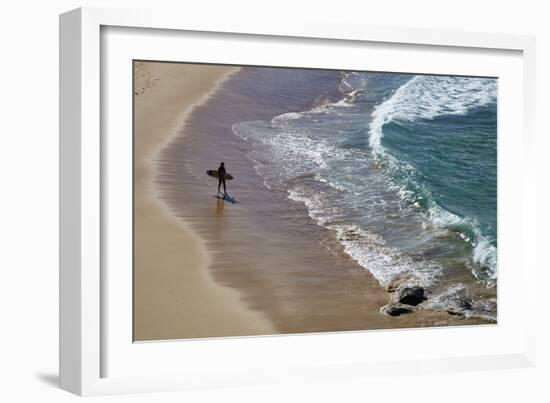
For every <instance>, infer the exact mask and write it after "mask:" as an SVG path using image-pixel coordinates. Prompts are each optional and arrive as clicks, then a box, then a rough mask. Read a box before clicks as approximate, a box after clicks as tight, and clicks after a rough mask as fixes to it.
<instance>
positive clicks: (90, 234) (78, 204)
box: [60, 8, 537, 395]
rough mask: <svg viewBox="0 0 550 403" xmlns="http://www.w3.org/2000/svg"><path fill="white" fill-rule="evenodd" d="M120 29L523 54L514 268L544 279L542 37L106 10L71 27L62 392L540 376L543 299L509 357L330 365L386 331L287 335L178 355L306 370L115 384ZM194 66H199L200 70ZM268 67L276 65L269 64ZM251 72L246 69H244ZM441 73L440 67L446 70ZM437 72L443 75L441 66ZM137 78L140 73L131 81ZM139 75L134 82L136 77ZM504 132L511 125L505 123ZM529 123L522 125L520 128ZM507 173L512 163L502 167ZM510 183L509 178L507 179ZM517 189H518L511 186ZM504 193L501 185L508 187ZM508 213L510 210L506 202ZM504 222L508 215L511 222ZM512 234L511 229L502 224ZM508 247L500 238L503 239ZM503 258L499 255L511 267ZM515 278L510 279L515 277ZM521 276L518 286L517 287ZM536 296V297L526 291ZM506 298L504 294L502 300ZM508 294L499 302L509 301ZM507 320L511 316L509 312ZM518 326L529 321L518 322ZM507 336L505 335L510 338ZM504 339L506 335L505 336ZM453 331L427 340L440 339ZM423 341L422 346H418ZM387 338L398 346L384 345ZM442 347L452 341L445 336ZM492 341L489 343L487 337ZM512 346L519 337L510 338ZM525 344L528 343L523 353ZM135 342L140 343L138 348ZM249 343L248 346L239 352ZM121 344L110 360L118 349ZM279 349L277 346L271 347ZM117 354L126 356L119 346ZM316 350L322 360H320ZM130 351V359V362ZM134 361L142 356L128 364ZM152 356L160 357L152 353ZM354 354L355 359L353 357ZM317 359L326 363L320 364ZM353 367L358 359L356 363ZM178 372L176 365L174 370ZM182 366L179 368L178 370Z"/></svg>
mask: <svg viewBox="0 0 550 403" xmlns="http://www.w3.org/2000/svg"><path fill="white" fill-rule="evenodd" d="M105 27H119V28H132V29H138V28H139V29H154V30H158V31H157V32H169V31H168V30H170V32H174V31H179V32H193V33H194V34H195V35H198V34H199V35H200V33H204V34H205V35H206V34H207V33H217V34H218V37H220V36H223V35H227V36H228V37H229V36H231V35H237V36H239V37H243V38H244V37H247V38H253V40H254V41H259V42H260V43H261V42H262V41H267V40H270V41H272V42H273V41H275V42H276V41H282V42H284V41H288V40H290V41H295V42H296V43H302V42H303V44H304V46H307V45H308V44H311V43H312V42H311V41H330V43H331V46H335V47H338V46H340V45H339V44H346V43H347V44H358V45H361V44H376V46H379V47H380V46H382V47H384V46H390V45H399V46H413V47H415V46H417V47H423V49H424V48H426V47H433V48H434V49H440V50H441V49H451V50H453V49H458V50H460V49H468V50H470V51H472V52H474V53H477V54H480V55H483V54H484V52H487V53H490V52H493V51H494V52H497V51H503V52H506V51H510V52H515V54H516V56H517V57H519V59H517V57H516V61H517V60H520V64H521V71H522V77H520V78H521V80H522V82H521V86H520V87H518V88H519V89H523V97H522V99H521V100H520V101H519V102H520V103H521V104H522V106H523V107H522V110H521V116H520V117H518V118H517V119H520V120H521V124H522V127H521V128H520V131H522V135H521V136H519V137H518V138H517V139H514V141H517V142H519V143H517V144H518V146H519V147H521V153H522V160H523V170H522V171H521V174H519V175H520V177H521V178H520V177H518V178H517V180H521V183H519V184H518V183H515V185H519V186H521V188H522V189H523V190H524V191H523V192H521V193H520V195H519V196H518V199H517V200H516V202H517V204H516V205H517V206H520V207H521V211H520V212H518V214H519V217H518V218H517V221H516V223H515V224H514V225H518V226H519V227H518V231H521V236H523V238H524V242H523V243H522V244H521V246H520V247H518V250H517V251H515V252H513V253H514V262H516V263H518V264H519V267H520V269H518V270H520V274H518V278H520V277H522V276H523V277H526V278H527V277H529V278H535V277H536V270H537V262H536V260H535V258H536V253H535V252H536V251H534V249H533V248H535V242H528V240H529V237H530V236H534V235H528V234H534V233H535V232H536V231H535V226H536V216H535V208H534V203H535V202H534V198H532V197H531V196H530V194H531V193H530V191H531V190H532V189H533V188H534V187H535V182H534V181H535V179H534V178H535V175H533V174H532V173H534V172H535V169H536V168H535V159H534V158H533V156H534V153H535V142H534V138H535V134H534V110H535V107H534V102H535V97H534V92H535V61H534V58H535V42H534V38H533V37H530V36H521V35H505V34H488V33H467V32H457V31H443V30H437V31H429V30H418V29H407V28H384V27H369V26H363V25H361V26H359V25H348V24H338V23H327V22H319V21H317V22H316V21H304V22H303V23H302V24H300V25H292V24H291V25H288V24H287V25H281V24H279V23H278V22H276V21H272V22H270V21H269V20H268V19H266V20H244V19H243V20H238V19H230V20H214V19H208V20H206V19H200V18H199V19H197V18H194V16H192V15H186V16H182V15H177V16H175V15H172V14H170V13H169V12H166V13H163V12H158V11H156V12H153V11H150V10H118V9H104V8H81V9H77V10H73V11H70V12H68V13H65V14H63V15H61V17H60V48H61V53H60V98H61V100H60V385H61V387H62V388H63V389H65V390H68V391H70V392H73V393H76V394H79V395H96V394H112V393H135V392H140V391H159V390H172V389H186V388H199V387H209V386H224V385H227V384H232V385H240V386H244V385H254V384H261V383H270V382H281V381H285V380H286V381H289V382H291V381H292V380H293V379H297V378H298V377H299V378H300V379H327V380H331V379H338V378H341V377H346V376H355V377H357V376H369V375H371V374H378V375H380V374H392V373H399V372H407V371H416V372H424V373H426V372H427V373H431V372H440V371H457V370H474V369H492V368H518V367H529V366H533V365H534V362H535V346H534V339H535V336H536V335H535V322H534V312H535V300H536V296H535V295H534V291H533V290H532V289H530V290H529V292H525V295H522V300H523V302H522V308H528V309H526V310H524V312H525V313H524V317H523V319H522V321H519V320H515V319H513V320H512V319H511V320H510V321H508V322H507V321H505V322H504V325H501V322H500V318H499V325H498V326H497V327H495V328H493V329H496V330H488V331H487V332H492V333H493V334H494V335H504V333H498V332H501V331H502V332H505V331H507V332H509V333H506V334H509V335H513V337H514V343H511V344H510V346H509V348H504V347H502V348H500V350H498V351H497V349H495V350H494V351H491V352H488V353H487V354H484V353H483V352H482V351H480V352H473V353H472V354H470V355H468V354H462V353H461V352H458V353H457V352H455V353H453V352H452V351H449V352H448V353H446V352H444V351H443V352H442V350H438V351H436V350H434V351H429V352H427V353H426V354H420V355H417V356H409V357H404V358H403V359H397V358H396V357H392V356H391V355H390V356H388V357H387V358H385V359H383V358H379V359H377V360H365V359H363V358H362V357H361V356H360V355H359V356H357V357H356V358H355V359H351V358H350V359H347V360H338V359H336V358H331V355H330V354H327V356H326V357H324V358H318V357H317V356H316V354H315V353H316V351H318V350H319V349H323V350H324V351H330V348H331V346H335V345H337V343H344V344H348V343H349V344H350V345H352V344H353V343H361V340H363V338H365V337H368V338H371V339H373V338H376V337H377V338H380V337H381V335H382V332H351V333H350V332H348V333H346V334H330V335H323V336H321V338H319V337H320V336H319V335H303V336H276V337H259V338H246V339H224V340H210V341H209V340H203V341H200V342H196V343H195V342H193V343H194V344H192V343H187V344H186V345H185V346H183V345H181V346H180V347H176V346H177V344H176V343H168V344H171V346H170V347H169V348H170V349H172V350H173V349H175V348H178V349H180V350H185V351H186V354H188V356H189V357H194V358H191V360H196V361H198V359H199V358H197V357H196V355H195V356H194V355H193V352H195V353H196V352H202V353H204V354H207V350H212V349H214V350H215V351H217V353H218V354H219V356H220V357H221V358H219V360H220V363H221V364H223V362H222V361H223V360H226V361H227V360H229V359H230V356H226V355H224V352H225V351H227V350H228V349H230V348H232V349H234V348H235V346H238V347H239V349H242V351H243V354H244V355H245V356H247V355H248V356H253V355H256V356H258V355H262V353H263V352H264V351H263V350H264V349H266V348H269V349H270V350H273V351H277V349H278V348H280V349H286V348H292V349H302V351H306V353H304V354H303V355H301V356H296V357H294V360H288V359H287V360H284V359H282V360H280V361H274V360H270V359H267V360H266V361H265V363H264V364H263V365H262V367H261V371H257V370H258V368H259V367H258V366H256V365H255V364H254V362H253V360H250V361H248V360H246V359H244V360H243V363H242V364H241V366H240V367H239V368H234V367H231V368H229V366H228V367H224V366H223V365H216V366H215V367H216V368H218V369H216V370H209V369H208V368H205V369H204V370H199V371H189V370H188V369H186V366H187V367H189V365H190V363H189V361H187V362H185V363H183V364H179V363H176V364H173V367H171V369H172V372H170V371H168V372H166V373H159V374H158V375H150V374H146V375H143V374H141V375H136V374H132V373H130V372H128V373H127V374H124V371H125V369H124V368H122V367H121V368H122V369H121V370H120V371H114V372H116V376H111V375H109V373H110V372H111V371H108V370H107V369H106V367H105V366H106V364H105V362H106V361H107V358H108V357H109V355H110V354H111V355H113V352H112V350H111V351H109V350H110V349H112V348H117V345H116V344H113V343H111V342H110V341H109V343H107V342H108V337H107V336H106V333H105V329H102V326H104V324H105V322H104V321H103V320H104V318H105V317H106V316H108V315H109V305H108V304H106V303H105V301H104V297H105V294H104V293H105V292H106V291H105V290H104V289H103V288H102V284H103V283H102V276H103V275H104V273H103V272H102V266H103V265H104V260H103V259H104V255H103V253H102V250H103V248H104V247H105V245H104V242H105V239H104V237H103V233H102V225H103V224H104V222H102V219H103V220H105V219H106V218H105V217H104V216H102V213H101V209H102V197H103V196H104V195H102V192H103V190H104V183H103V182H104V179H105V177H106V176H109V174H110V173H109V172H108V171H107V172H106V171H105V169H104V168H105V167H104V164H103V161H104V158H105V156H104V149H103V147H104V146H105V143H107V142H106V141H104V139H103V140H102V136H101V133H102V131H103V130H104V129H105V128H104V127H103V123H102V120H101V119H102V110H101V101H102V91H104V92H105V91H107V90H108V89H106V88H104V87H102V84H103V85H107V84H105V83H103V82H102V80H101V74H102V63H101V55H102V46H104V43H103V42H102V33H101V32H102V29H104V28H105ZM189 61H194V60H189ZM266 63H267V62H266ZM243 64H245V63H243ZM435 64H436V63H435ZM434 69H436V70H437V66H436V67H434ZM128 71H130V70H128ZM129 74H130V73H129ZM499 123H500V122H499ZM516 123H517V122H516ZM499 163H500V164H502V160H499ZM499 175H500V171H499ZM505 180H509V179H505ZM500 185H501V184H500V183H499V186H500ZM499 203H500V199H499ZM500 219H501V216H500V215H499V220H500ZM499 225H500V224H499ZM499 237H500V232H499ZM501 258H502V256H499V259H501ZM512 277H513V276H510V278H512ZM515 280H516V279H515V277H514V281H515ZM525 289H526V290H527V287H525ZM499 293H500V290H499ZM502 298H506V295H504V296H503V295H502V293H501V294H500V295H499V304H500V302H501V301H500V299H502ZM499 315H500V305H499ZM515 317H516V318H517V317H518V316H515ZM499 326H500V328H499ZM502 329H504V330H502ZM442 331H444V330H443V329H430V330H423V331H422V332H429V333H430V334H433V332H436V333H437V332H440V333H439V334H442ZM451 331H456V332H461V333H460V337H468V335H467V333H465V331H466V332H470V334H473V333H472V328H469V329H461V330H458V329H455V330H451ZM390 333H391V335H389V336H388V337H389V338H391V339H392V340H394V341H395V340H399V338H403V337H405V334H407V337H412V338H415V337H428V333H419V332H417V333H415V334H411V333H403V332H393V333H392V332H390ZM415 335H416V336H415ZM384 337H386V336H384ZM441 337H451V336H447V335H442V336H441ZM484 337H489V333H487V334H486V335H485V336H484ZM510 337H512V336H510ZM312 340H314V341H315V342H312ZM516 341H517V343H516ZM128 342H129V343H131V340H129V341H128ZM239 343H240V344H239ZM107 345H109V349H108V348H107ZM267 345H269V347H266V346H267ZM113 346H114V347H113ZM308 346H313V347H309V348H310V349H309V350H308ZM130 350H131V349H129V350H128V351H130ZM128 354H131V353H128ZM145 354H149V355H151V354H156V353H155V350H150V352H146V353H145ZM344 355H345V354H344ZM313 357H316V358H315V359H313ZM349 357H352V355H350V356H349ZM171 365H172V364H171ZM178 365H179V369H178Z"/></svg>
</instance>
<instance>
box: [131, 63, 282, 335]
mask: <svg viewBox="0 0 550 403" xmlns="http://www.w3.org/2000/svg"><path fill="white" fill-rule="evenodd" d="M235 71H236V69H235V68H228V67H220V66H206V67H205V66H196V65H185V66H183V65H180V64H173V63H170V64H169V63H146V64H145V63H140V62H137V63H135V65H134V175H135V176H134V225H135V227H134V234H135V235H134V237H135V238H134V340H135V341H143V340H162V339H180V338H197V337H213V336H227V335H233V336H238V335H258V334H269V333H275V329H274V328H273V326H272V324H271V322H270V321H269V320H268V319H267V318H266V317H265V316H264V315H263V314H262V313H260V312H258V311H253V310H251V309H250V308H248V307H247V306H246V305H245V304H244V303H243V302H242V301H241V298H240V296H239V294H238V292H237V291H235V290H233V289H230V288H228V287H224V286H222V285H219V284H218V283H216V282H215V281H214V280H213V278H212V277H211V274H210V272H209V270H208V265H209V263H210V261H211V257H210V255H209V253H208V251H207V249H206V247H205V244H204V242H203V241H202V240H201V239H200V238H199V237H198V236H197V235H196V234H195V233H194V232H193V231H192V230H191V228H190V227H189V225H188V224H186V223H185V222H183V221H182V220H181V219H179V218H176V217H175V216H174V215H173V214H172V212H171V211H170V210H169V208H168V207H167V206H166V205H165V204H164V203H163V202H162V201H161V200H160V198H159V197H158V195H157V192H156V190H155V186H154V181H153V179H154V175H155V158H156V156H157V153H158V152H159V150H160V149H161V148H162V147H163V146H165V145H166V144H167V143H169V142H170V140H171V138H172V137H173V136H174V135H175V133H176V132H177V131H178V129H179V128H180V127H181V125H182V124H183V123H184V121H185V118H186V116H188V114H189V113H190V111H191V110H192V109H193V107H194V105H196V104H200V103H203V102H204V101H205V100H207V99H208V96H209V95H211V94H212V93H213V92H214V91H215V89H216V87H217V86H218V85H219V83H220V82H221V81H223V80H224V79H225V78H227V77H228V76H229V75H230V74H232V73H233V72H235Z"/></svg>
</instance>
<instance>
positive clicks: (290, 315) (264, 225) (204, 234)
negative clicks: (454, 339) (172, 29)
mask: <svg viewBox="0 0 550 403" xmlns="http://www.w3.org/2000/svg"><path fill="white" fill-rule="evenodd" d="M202 68H203V69H205V71H206V70H208V69H210V68H211V67H202ZM244 70H246V69H243V70H241V71H240V72H238V73H237V74H235V75H234V76H233V77H232V78H231V79H230V80H228V81H226V82H225V83H224V84H223V85H222V86H221V87H220V89H219V90H218V91H217V92H216V94H215V96H214V97H212V99H211V100H210V101H209V102H208V103H207V104H205V105H203V106H199V107H197V108H196V109H195V110H194V111H193V113H192V114H191V115H190V116H189V119H188V121H187V124H186V126H185V127H184V128H183V129H181V130H180V131H179V135H178V136H176V137H174V138H173V140H172V141H171V142H170V144H168V146H167V147H165V148H164V149H163V151H162V152H161V153H160V154H159V159H158V171H157V173H158V176H157V177H156V178H155V183H156V186H157V187H158V189H159V193H160V197H161V198H162V199H163V200H164V201H165V202H166V204H167V205H168V206H170V210H171V211H172V212H173V214H175V215H177V217H178V218H179V219H181V220H182V221H183V222H186V223H189V225H190V227H191V228H192V229H193V230H194V231H195V232H196V233H197V234H198V236H200V238H201V239H203V240H204V241H205V246H206V248H207V250H208V251H209V252H210V256H211V260H210V261H209V265H208V269H209V271H210V273H212V276H213V278H214V280H215V281H216V282H217V283H218V284H221V285H222V286H224V287H229V288H231V289H234V290H237V291H238V292H239V293H240V295H241V297H242V301H244V303H245V304H246V306H247V307H248V308H249V309H251V310H252V311H253V312H261V313H263V314H264V315H265V316H266V317H267V318H268V319H269V321H270V322H271V323H272V324H273V325H274V329H273V333H306V332H325V331H346V330H369V329H388V328H404V327H406V328H411V327H423V326H434V325H458V324H460V325H463V324H477V323H481V322H480V321H476V320H465V319H462V318H460V317H455V316H451V315H449V314H448V313H446V312H427V311H419V312H414V313H411V314H408V315H402V316H399V317H391V316H387V315H384V314H382V313H380V308H381V307H382V306H384V305H385V304H387V303H388V301H389V294H388V293H387V292H386V290H384V289H383V288H382V287H381V286H380V285H379V283H378V282H377V281H376V280H375V279H374V277H373V276H372V275H371V274H370V273H369V272H368V271H367V270H365V269H364V268H362V267H361V266H359V265H358V264H357V263H356V262H355V261H353V260H352V259H351V258H350V257H349V256H347V255H346V254H345V253H344V251H343V249H342V247H341V245H340V243H339V242H338V240H337V239H336V238H335V234H334V233H333V232H331V231H329V230H327V229H324V228H322V227H320V226H318V225H317V224H315V223H314V222H313V220H311V219H310V218H309V216H308V214H307V210H306V209H305V207H304V206H303V205H302V204H299V203H295V202H291V201H290V200H288V199H287V197H286V194H283V193H282V192H278V191H276V190H273V189H269V188H267V187H266V186H265V185H264V183H263V181H262V179H261V178H260V176H259V175H258V174H257V173H256V172H255V170H254V166H253V163H252V161H251V160H250V159H249V158H247V154H248V153H249V152H250V151H251V149H250V144H248V143H247V142H245V141H244V140H242V139H241V138H238V137H237V136H236V135H235V134H234V133H233V132H232V130H231V126H232V124H234V123H238V122H242V121H246V120H262V119H270V118H271V117H273V116H276V115H279V114H281V113H285V112H292V111H295V110H304V108H306V107H308V105H307V103H304V102H305V101H301V100H299V99H292V98H291V97H290V95H287V94H285V95H280V97H281V99H280V100H277V102H278V106H277V105H274V103H272V102H271V98H272V97H270V96H262V97H257V98H255V97H254V96H248V95H247V93H246V91H244V90H243V88H245V87H246V86H247V85H249V86H250V88H252V90H251V91H261V92H263V93H264V95H265V94H267V95H269V89H266V88H263V87H262V81H261V77H251V76H250V74H255V73H251V72H248V71H244ZM266 73H267V74H269V72H268V71H267V72H266ZM259 74H262V73H259ZM285 79H286V78H285ZM330 79H331V77H330V76H327V77H323V76H320V77H319V80H320V83H324V82H326V85H327V88H328V87H331V86H332V85H333V83H331V82H330ZM251 83H252V84H251ZM287 84H288V85H289V86H290V87H291V86H292V85H293V84H292V83H287ZM296 85H300V83H296ZM275 89H276V87H275ZM276 96H279V95H278V94H277V95H276ZM327 96H329V95H327ZM316 101H318V99H317V100H316ZM307 102H310V101H307ZM264 104H265V106H264ZM281 105H282V106H281ZM258 111H260V112H258ZM222 160H223V161H225V163H226V166H227V168H228V172H229V173H231V174H232V175H233V176H234V177H235V180H233V181H229V182H228V190H229V193H230V194H232V195H233V196H234V197H235V198H236V200H237V203H236V204H233V203H229V202H227V201H223V200H220V199H217V198H216V197H215V195H216V188H217V182H216V181H215V180H213V179H212V178H209V177H208V176H206V174H205V172H206V170H208V169H216V168H217V166H218V163H219V162H220V161H222ZM187 308H188V307H186V306H184V305H179V306H178V309H182V310H184V311H185V310H187ZM170 309H174V307H171V308H170ZM178 331H179V333H178ZM245 333H246V332H244V331H242V329H239V331H234V330H231V329H226V331H225V333H223V334H222V333H219V332H213V333H211V334H210V335H209V336H235V335H241V334H245ZM173 334H177V335H176V336H175V338H186V337H194V336H192V335H191V336H190V335H189V332H187V333H186V332H181V329H179V330H174V332H173ZM247 334H250V335H253V334H261V332H251V331H248V333H247ZM149 337H151V338H156V337H154V335H151V336H149Z"/></svg>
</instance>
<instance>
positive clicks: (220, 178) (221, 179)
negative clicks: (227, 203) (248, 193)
mask: <svg viewBox="0 0 550 403" xmlns="http://www.w3.org/2000/svg"><path fill="white" fill-rule="evenodd" d="M225 175H226V172H225V164H224V163H223V162H220V166H219V167H218V193H220V186H221V185H222V183H223V194H224V195H225V196H227V189H226V187H225Z"/></svg>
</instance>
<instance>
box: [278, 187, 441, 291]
mask: <svg viewBox="0 0 550 403" xmlns="http://www.w3.org/2000/svg"><path fill="white" fill-rule="evenodd" d="M288 198H289V199H290V200H294V201H296V202H301V203H303V204H304V205H305V206H306V207H307V210H308V213H309V216H310V217H311V218H312V219H313V220H314V221H315V222H316V223H317V224H318V225H320V226H323V227H326V228H328V229H331V230H333V231H335V232H336V237H337V238H338V240H339V241H340V243H341V244H342V245H343V247H344V251H345V253H346V254H347V255H348V256H350V257H351V258H352V259H353V260H355V261H356V262H357V263H358V264H359V265H360V266H362V267H364V268H365V269H367V270H368V271H369V272H371V273H372V274H373V276H374V277H375V278H376V279H377V280H378V282H379V283H380V284H381V285H382V286H387V285H388V284H389V283H390V282H391V281H392V280H394V279H396V278H399V277H406V278H408V279H409V281H412V283H414V284H416V285H421V286H424V287H428V286H430V285H431V284H433V283H434V282H435V281H436V279H437V278H439V277H440V275H441V273H442V269H441V267H440V266H438V265H436V264H434V263H430V262H414V261H413V260H412V259H411V258H410V257H408V256H406V255H403V254H401V253H399V251H397V250H395V249H393V248H390V247H387V246H386V242H385V241H384V239H383V238H382V237H380V236H379V235H376V234H373V233H370V232H368V231H366V230H364V229H363V228H361V227H359V226H358V225H355V224H334V221H335V220H334V219H335V218H336V217H337V216H338V214H339V211H338V209H335V208H330V207H329V203H327V202H326V201H325V199H324V195H323V194H322V193H320V192H314V191H312V190H310V189H307V188H304V187H301V186H299V187H294V188H292V189H289V190H288Z"/></svg>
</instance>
